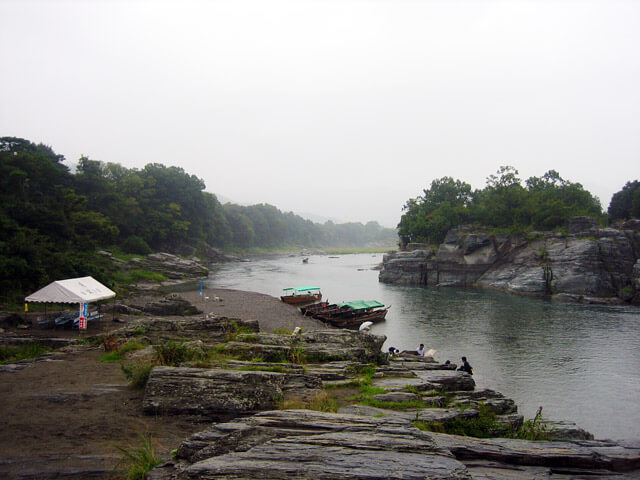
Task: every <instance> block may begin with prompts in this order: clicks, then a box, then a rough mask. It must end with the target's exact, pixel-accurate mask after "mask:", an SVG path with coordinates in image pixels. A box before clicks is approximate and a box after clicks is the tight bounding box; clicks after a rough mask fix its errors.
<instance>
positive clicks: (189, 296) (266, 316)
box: [180, 288, 331, 332]
mask: <svg viewBox="0 0 640 480" xmlns="http://www.w3.org/2000/svg"><path fill="white" fill-rule="evenodd" d="M180 296H181V297H183V298H184V299H185V300H188V301H189V302H191V303H192V304H193V305H195V306H196V307H198V308H199V309H200V310H202V311H203V312H205V313H212V314H214V315H221V316H225V317H230V318H239V319H241V320H258V322H259V324H260V330H262V331H264V332H273V331H274V330H275V329H278V328H283V329H287V330H293V329H294V328H295V327H300V328H302V329H303V330H305V331H313V330H323V329H327V328H331V327H329V326H327V325H325V324H324V323H322V322H321V321H319V320H316V319H314V318H310V317H304V316H302V314H301V313H300V310H298V309H297V308H296V307H294V306H292V305H288V304H286V303H284V302H282V301H281V300H280V299H279V298H276V297H272V296H270V295H265V294H262V293H256V292H246V291H242V290H232V289H225V288H210V289H206V290H204V291H203V293H202V296H200V293H199V292H198V291H194V292H180ZM207 298H208V299H207ZM216 299H219V300H216Z"/></svg>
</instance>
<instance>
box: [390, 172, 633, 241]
mask: <svg viewBox="0 0 640 480" xmlns="http://www.w3.org/2000/svg"><path fill="white" fill-rule="evenodd" d="M403 212H404V213H403V215H402V217H401V220H400V224H399V225H398V234H399V235H400V236H401V238H402V239H403V241H405V242H425V243H430V244H439V243H441V242H442V241H443V240H444V238H445V236H446V234H447V232H448V231H449V230H450V229H451V228H454V227H458V226H460V225H467V224H475V225H478V226H482V227H488V228H490V229H494V230H496V231H506V232H509V233H522V232H526V231H532V230H553V229H557V228H563V227H564V225H565V223H566V220H567V219H568V218H570V217H575V216H587V217H592V218H595V219H598V220H600V221H601V222H602V223H606V222H613V221H617V220H627V219H629V218H638V217H640V182H638V181H633V182H627V183H626V185H625V186H624V187H623V188H622V190H620V191H619V192H617V193H616V194H614V195H613V197H612V199H611V203H610V205H609V209H608V214H607V215H605V214H603V212H602V207H601V205H600V200H599V199H598V198H597V197H595V196H593V195H592V194H591V193H589V192H588V191H587V190H585V189H584V188H583V186H582V185H581V184H579V183H573V182H570V181H568V180H565V179H563V178H562V177H561V176H560V174H559V173H558V172H557V171H555V170H549V171H548V172H546V173H545V174H544V175H542V176H541V177H530V178H528V179H527V180H526V181H525V183H524V185H523V184H522V181H521V179H520V178H519V177H518V171H517V170H516V169H515V168H514V167H511V166H503V167H500V169H499V170H498V171H497V172H496V174H493V175H489V177H487V184H486V186H485V188H483V189H479V190H472V188H471V185H469V184H468V183H466V182H464V181H461V180H454V179H453V178H451V177H442V178H439V179H436V180H433V181H432V182H431V186H430V187H429V188H428V189H425V190H423V195H422V196H420V197H417V198H411V199H409V200H408V201H407V202H406V203H405V205H404V207H403Z"/></svg>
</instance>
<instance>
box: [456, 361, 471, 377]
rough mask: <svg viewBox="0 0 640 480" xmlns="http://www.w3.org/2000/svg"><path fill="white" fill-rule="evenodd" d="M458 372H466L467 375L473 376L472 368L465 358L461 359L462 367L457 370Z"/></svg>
mask: <svg viewBox="0 0 640 480" xmlns="http://www.w3.org/2000/svg"><path fill="white" fill-rule="evenodd" d="M458 370H459V371H462V372H467V373H468V374H469V375H473V367H472V366H471V365H469V362H467V357H462V365H460V367H459V368H458Z"/></svg>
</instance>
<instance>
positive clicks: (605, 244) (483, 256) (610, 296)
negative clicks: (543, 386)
mask: <svg viewBox="0 0 640 480" xmlns="http://www.w3.org/2000/svg"><path fill="white" fill-rule="evenodd" d="M625 226H626V227H627V228H626V229H625ZM634 227H635V224H629V225H627V224H625V225H623V226H621V227H620V228H617V229H614V228H599V227H598V226H597V224H596V223H595V222H594V221H593V220H592V219H589V218H586V217H578V218H574V219H570V221H569V222H568V224H567V229H568V232H569V233H568V234H566V235H560V234H555V233H539V232H538V233H536V232H533V233H531V234H529V235H527V236H507V235H502V236H495V235H489V234H487V233H482V232H477V231H474V230H472V229H471V228H470V227H461V228H458V229H454V230H451V231H450V232H449V233H448V234H447V236H446V238H445V240H444V242H443V243H442V244H441V245H440V247H439V248H438V252H437V254H436V255H435V257H428V256H426V255H424V254H423V255H416V252H398V253H390V254H387V255H385V257H384V260H383V268H382V270H381V272H380V275H379V280H380V281H381V282H385V283H401V284H422V285H441V286H480V287H485V288H492V289H497V290H502V291H505V292H510V293H519V294H526V295H558V296H560V297H564V298H566V299H570V300H577V301H583V302H610V301H616V300H617V301H629V300H632V299H640V295H638V293H637V292H638V291H640V290H639V287H640V285H638V278H640V267H635V265H636V264H637V262H638V259H639V258H640V232H639V231H638V229H636V228H634Z"/></svg>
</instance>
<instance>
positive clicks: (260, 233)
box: [0, 137, 397, 298]
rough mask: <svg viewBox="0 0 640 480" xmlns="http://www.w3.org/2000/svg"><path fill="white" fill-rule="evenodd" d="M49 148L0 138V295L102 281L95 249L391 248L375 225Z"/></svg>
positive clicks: (166, 171) (178, 173) (162, 170)
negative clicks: (67, 160) (234, 199)
mask: <svg viewBox="0 0 640 480" xmlns="http://www.w3.org/2000/svg"><path fill="white" fill-rule="evenodd" d="M63 160H64V157H63V156H61V155H58V154H56V153H55V152H54V151H53V150H52V149H51V148H50V147H48V146H45V145H41V144H40V145H36V144H34V143H32V142H30V141H28V140H24V139H21V138H14V137H3V138H0V290H1V292H2V293H0V295H1V296H2V297H4V298H7V297H8V296H9V294H10V292H18V293H20V292H22V293H24V292H27V293H28V292H30V291H32V290H33V289H35V288H39V287H41V286H43V285H44V284H45V283H47V282H49V281H52V280H55V279H60V278H69V277H73V276H79V275H94V276H96V277H97V278H99V279H102V280H107V281H108V278H106V277H108V276H109V274H108V272H107V270H106V266H105V262H104V260H101V259H100V258H99V257H98V256H96V255H95V251H96V250H97V249H101V248H102V249H106V248H112V247H114V248H116V249H120V250H122V251H123V252H125V253H136V254H144V253H149V252H151V251H154V250H155V251H158V250H169V251H172V250H177V249H179V248H180V247H182V246H184V245H189V246H191V247H195V248H196V249H198V248H206V247H207V246H212V247H218V248H221V249H232V248H240V249H250V248H261V249H274V248H284V247H294V246H295V247H318V248H322V247H361V246H365V245H367V244H373V243H377V244H385V245H392V244H394V243H395V242H396V241H397V232H396V230H395V229H390V228H383V227H381V226H380V225H379V224H378V223H377V222H369V223H367V224H366V225H363V224H361V223H346V224H334V223H333V222H327V223H325V224H317V223H314V222H311V221H309V220H305V219H303V218H302V217H300V216H298V215H295V214H294V213H291V212H289V213H283V212H281V211H280V210H278V209H277V208H276V207H274V206H271V205H265V204H262V205H253V206H239V205H234V204H230V203H228V204H225V205H222V204H221V203H220V202H219V201H218V200H217V198H216V196H215V195H213V194H211V193H208V192H205V191H204V189H205V184H204V182H203V181H202V180H201V179H199V178H197V177H196V176H195V175H190V174H188V173H186V172H185V171H184V170H183V169H182V168H178V167H166V166H164V165H160V164H155V163H154V164H148V165H147V166H145V167H144V168H142V169H140V170H138V169H130V168H125V167H123V166H122V165H119V164H116V163H104V162H99V161H95V160H90V159H88V158H86V157H83V158H81V159H80V161H79V163H78V167H77V171H76V172H75V173H71V172H70V170H69V168H68V167H66V166H65V165H64V164H63V163H62V161H63Z"/></svg>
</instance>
